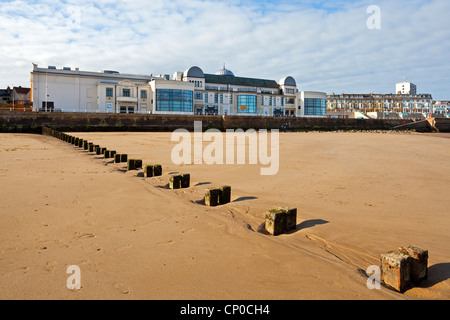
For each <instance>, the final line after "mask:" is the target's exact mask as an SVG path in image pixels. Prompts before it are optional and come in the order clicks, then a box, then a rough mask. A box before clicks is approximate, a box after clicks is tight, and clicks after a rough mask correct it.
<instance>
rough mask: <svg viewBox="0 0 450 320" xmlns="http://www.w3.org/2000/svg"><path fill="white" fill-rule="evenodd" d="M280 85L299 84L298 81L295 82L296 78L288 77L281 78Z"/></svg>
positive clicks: (293, 85) (294, 85)
mask: <svg viewBox="0 0 450 320" xmlns="http://www.w3.org/2000/svg"><path fill="white" fill-rule="evenodd" d="M280 85H281V86H292V87H296V86H297V82H295V79H294V78H292V77H286V78H283V79H281V80H280Z"/></svg>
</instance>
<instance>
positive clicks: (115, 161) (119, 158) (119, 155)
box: [114, 154, 122, 163]
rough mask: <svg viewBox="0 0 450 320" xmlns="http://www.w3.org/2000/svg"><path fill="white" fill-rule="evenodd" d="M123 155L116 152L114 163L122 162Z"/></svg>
mask: <svg viewBox="0 0 450 320" xmlns="http://www.w3.org/2000/svg"><path fill="white" fill-rule="evenodd" d="M121 158H122V155H121V154H116V155H114V163H120V162H121Z"/></svg>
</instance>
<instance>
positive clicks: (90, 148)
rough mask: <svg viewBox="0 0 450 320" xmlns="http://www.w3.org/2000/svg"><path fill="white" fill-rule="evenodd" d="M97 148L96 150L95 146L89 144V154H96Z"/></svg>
mask: <svg viewBox="0 0 450 320" xmlns="http://www.w3.org/2000/svg"><path fill="white" fill-rule="evenodd" d="M94 151H95V148H94V144H93V143H92V142H91V143H89V152H94Z"/></svg>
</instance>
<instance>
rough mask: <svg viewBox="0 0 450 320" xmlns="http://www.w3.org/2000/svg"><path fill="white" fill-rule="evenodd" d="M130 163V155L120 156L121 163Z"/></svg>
mask: <svg viewBox="0 0 450 320" xmlns="http://www.w3.org/2000/svg"><path fill="white" fill-rule="evenodd" d="M127 161H128V155H127V154H121V155H120V162H124V163H125V162H127Z"/></svg>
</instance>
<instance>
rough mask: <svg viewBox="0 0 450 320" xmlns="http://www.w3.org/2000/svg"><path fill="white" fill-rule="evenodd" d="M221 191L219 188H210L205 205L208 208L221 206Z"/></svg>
mask: <svg viewBox="0 0 450 320" xmlns="http://www.w3.org/2000/svg"><path fill="white" fill-rule="evenodd" d="M219 198H220V190H219V189H217V188H210V189H207V190H206V193H205V205H207V206H208V207H216V206H218V205H219Z"/></svg>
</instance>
